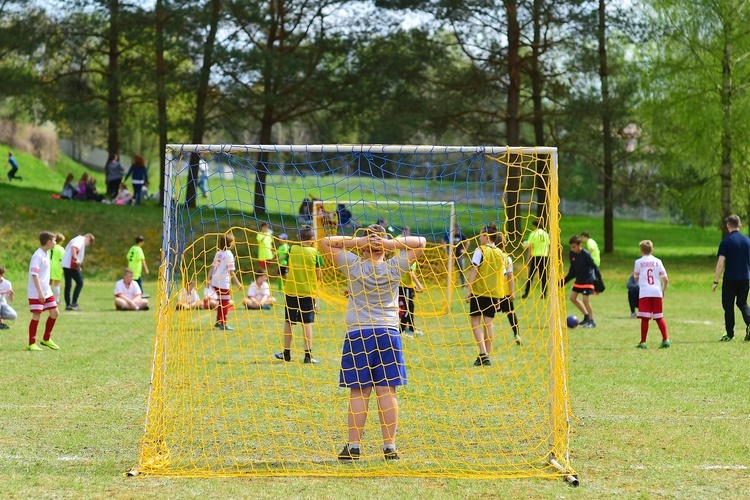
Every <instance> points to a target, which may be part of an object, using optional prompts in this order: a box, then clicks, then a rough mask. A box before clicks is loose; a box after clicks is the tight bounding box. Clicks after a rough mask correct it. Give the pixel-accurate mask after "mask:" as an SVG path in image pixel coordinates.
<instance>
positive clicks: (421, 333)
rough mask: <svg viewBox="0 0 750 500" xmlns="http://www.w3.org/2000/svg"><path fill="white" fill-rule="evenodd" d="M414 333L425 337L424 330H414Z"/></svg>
mask: <svg viewBox="0 0 750 500" xmlns="http://www.w3.org/2000/svg"><path fill="white" fill-rule="evenodd" d="M414 333H415V334H417V335H424V332H423V331H422V330H414Z"/></svg>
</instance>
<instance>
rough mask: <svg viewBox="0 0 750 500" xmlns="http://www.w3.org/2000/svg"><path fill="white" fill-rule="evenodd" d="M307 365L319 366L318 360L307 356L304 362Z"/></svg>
mask: <svg viewBox="0 0 750 500" xmlns="http://www.w3.org/2000/svg"><path fill="white" fill-rule="evenodd" d="M303 363H304V364H306V365H317V364H318V360H317V359H315V358H313V357H312V356H305V360H304V361H303Z"/></svg>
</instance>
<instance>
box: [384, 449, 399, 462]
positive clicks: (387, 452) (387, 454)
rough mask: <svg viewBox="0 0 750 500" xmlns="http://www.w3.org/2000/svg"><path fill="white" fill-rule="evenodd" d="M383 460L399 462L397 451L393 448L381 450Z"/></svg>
mask: <svg viewBox="0 0 750 500" xmlns="http://www.w3.org/2000/svg"><path fill="white" fill-rule="evenodd" d="M383 458H385V459H386V460H399V456H398V451H396V448H395V447H391V446H387V447H385V448H384V449H383Z"/></svg>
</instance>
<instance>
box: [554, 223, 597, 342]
mask: <svg viewBox="0 0 750 500" xmlns="http://www.w3.org/2000/svg"><path fill="white" fill-rule="evenodd" d="M568 243H569V244H570V255H569V258H570V270H569V271H568V274H567V275H566V276H565V278H564V279H563V281H562V283H561V285H560V286H564V285H565V284H566V283H567V282H568V281H570V280H572V279H573V278H575V283H573V291H572V292H571V293H570V301H571V302H572V303H573V304H575V306H576V307H577V308H578V309H579V310H580V311H581V312H582V313H583V321H581V324H580V326H581V327H583V328H596V322H595V321H594V309H593V308H592V307H591V301H590V300H589V295H593V294H594V292H595V290H594V282H595V281H596V278H597V277H598V276H599V268H598V267H596V264H594V260H593V259H592V258H591V255H589V253H588V252H587V251H586V250H584V248H583V246H582V245H581V238H579V237H578V235H577V234H574V235H573V236H571V237H570V240H569V241H568ZM578 295H582V296H583V303H581V301H580V300H578Z"/></svg>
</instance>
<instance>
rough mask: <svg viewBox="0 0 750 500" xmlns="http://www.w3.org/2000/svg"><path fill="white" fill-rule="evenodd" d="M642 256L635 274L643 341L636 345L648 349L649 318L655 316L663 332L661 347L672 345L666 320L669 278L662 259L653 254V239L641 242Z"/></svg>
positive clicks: (636, 262) (636, 266) (637, 262)
mask: <svg viewBox="0 0 750 500" xmlns="http://www.w3.org/2000/svg"><path fill="white" fill-rule="evenodd" d="M640 247H641V258H640V259H638V260H636V261H635V268H634V269H633V276H634V277H635V279H636V281H637V282H638V290H639V292H638V317H639V318H641V343H640V344H638V345H637V346H636V347H638V349H646V348H647V346H646V337H648V323H649V319H651V318H653V319H654V321H656V324H657V325H658V326H659V331H660V332H661V347H662V348H667V347H670V346H671V345H672V343H671V342H670V341H669V335H667V322H666V321H665V320H664V292H666V291H667V285H668V284H669V278H668V277H667V270H666V269H664V264H662V262H661V260H660V259H657V258H656V257H654V256H653V255H652V254H653V252H654V244H653V243H652V242H651V240H643V241H641V243H640Z"/></svg>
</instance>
